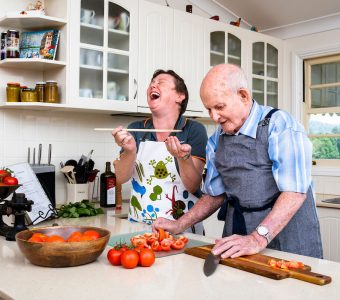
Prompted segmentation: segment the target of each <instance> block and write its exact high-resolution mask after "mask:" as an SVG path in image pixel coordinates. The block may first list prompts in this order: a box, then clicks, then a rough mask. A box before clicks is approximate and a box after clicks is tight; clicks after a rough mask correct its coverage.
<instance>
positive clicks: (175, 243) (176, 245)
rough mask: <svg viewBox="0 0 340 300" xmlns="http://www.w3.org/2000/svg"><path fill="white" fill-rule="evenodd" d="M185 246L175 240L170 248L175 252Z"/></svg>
mask: <svg viewBox="0 0 340 300" xmlns="http://www.w3.org/2000/svg"><path fill="white" fill-rule="evenodd" d="M184 246H185V243H184V242H183V241H182V240H176V241H174V242H173V243H172V244H171V248H172V249H175V250H180V249H183V248H184Z"/></svg>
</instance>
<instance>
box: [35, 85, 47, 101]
mask: <svg viewBox="0 0 340 300" xmlns="http://www.w3.org/2000/svg"><path fill="white" fill-rule="evenodd" d="M45 86H46V82H37V83H36V84H35V90H36V91H37V96H38V102H44V98H45Z"/></svg>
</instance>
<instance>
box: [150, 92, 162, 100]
mask: <svg viewBox="0 0 340 300" xmlns="http://www.w3.org/2000/svg"><path fill="white" fill-rule="evenodd" d="M150 96H151V99H152V100H155V99H158V98H159V97H160V94H159V93H157V92H152V93H151V95H150Z"/></svg>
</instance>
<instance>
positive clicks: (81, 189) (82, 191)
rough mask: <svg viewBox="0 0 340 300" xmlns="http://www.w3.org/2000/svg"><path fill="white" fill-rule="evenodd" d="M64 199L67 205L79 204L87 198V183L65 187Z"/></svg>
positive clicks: (68, 184) (69, 184)
mask: <svg viewBox="0 0 340 300" xmlns="http://www.w3.org/2000/svg"><path fill="white" fill-rule="evenodd" d="M66 193H67V194H66V196H67V197H66V199H67V203H70V202H72V203H74V202H79V201H82V200H84V199H88V197H89V185H88V183H77V184H71V183H67V185H66Z"/></svg>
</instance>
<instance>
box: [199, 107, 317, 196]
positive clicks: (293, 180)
mask: <svg viewBox="0 0 340 300" xmlns="http://www.w3.org/2000/svg"><path fill="white" fill-rule="evenodd" d="M271 109H272V107H269V106H262V105H259V104H258V103H257V102H256V101H254V102H253V107H252V109H251V112H250V115H249V117H248V118H247V120H246V122H245V123H244V124H243V126H242V127H241V129H240V130H239V132H238V133H237V134H243V135H247V136H249V137H251V138H253V139H256V131H257V126H258V123H259V122H260V121H261V120H263V119H264V118H265V116H266V115H267V113H268V112H269V111H270V110H271ZM268 131H269V134H268V143H269V144H268V154H269V158H270V160H271V161H272V162H273V166H272V172H273V176H274V179H275V181H276V184H277V187H278V189H279V190H280V191H281V192H297V193H306V192H307V190H308V188H309V186H310V185H311V182H312V178H311V168H312V144H311V142H310V141H309V139H308V137H307V135H306V133H305V130H304V128H303V126H302V125H301V124H300V123H298V122H297V121H296V120H295V119H294V118H293V117H292V116H291V115H290V114H289V113H287V112H285V111H282V110H279V111H277V112H275V113H274V114H273V115H272V117H271V119H270V123H269V128H268ZM221 134H225V133H224V132H223V131H222V129H221V126H219V127H218V128H217V130H216V131H215V132H214V134H213V135H212V136H211V137H210V138H209V140H208V144H207V147H206V152H207V175H206V179H205V184H204V189H203V191H204V193H206V194H208V195H211V196H218V195H221V194H223V193H224V192H225V188H224V184H223V180H222V177H221V175H220V174H219V173H218V171H217V170H216V167H215V151H216V149H217V146H218V141H219V136H220V135H221ZM237 134H236V135H237ZM230 159H233V158H232V157H231V158H230Z"/></svg>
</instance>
